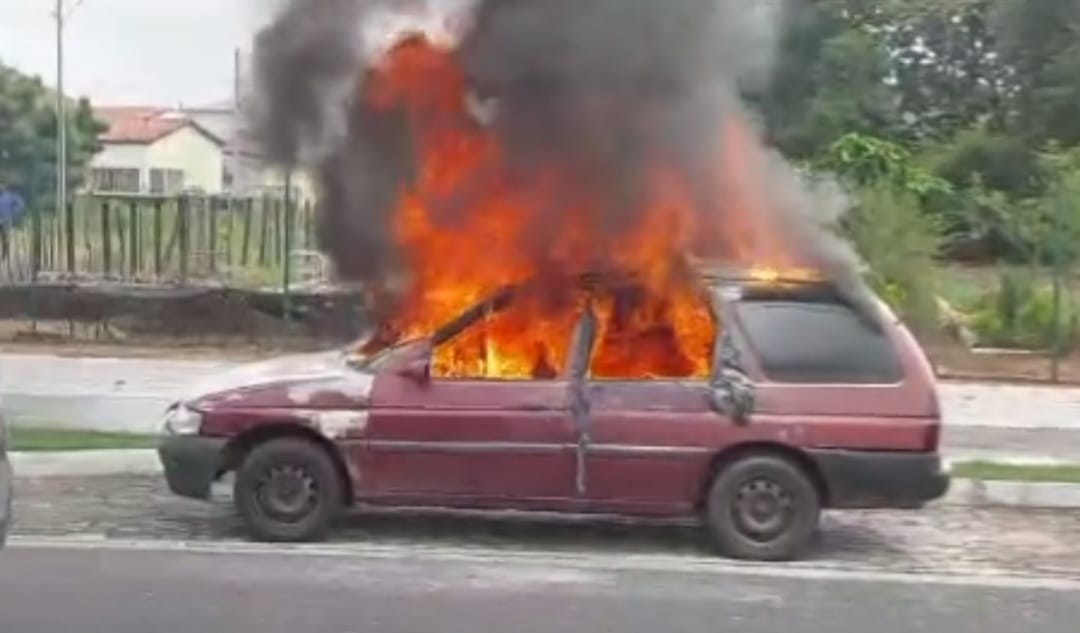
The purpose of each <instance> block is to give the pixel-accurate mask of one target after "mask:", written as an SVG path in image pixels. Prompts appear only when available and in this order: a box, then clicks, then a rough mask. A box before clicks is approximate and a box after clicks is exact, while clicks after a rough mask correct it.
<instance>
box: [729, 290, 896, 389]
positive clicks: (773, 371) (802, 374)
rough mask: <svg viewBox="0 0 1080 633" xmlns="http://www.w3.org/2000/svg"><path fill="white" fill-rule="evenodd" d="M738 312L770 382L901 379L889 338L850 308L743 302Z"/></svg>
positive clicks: (868, 382)
mask: <svg viewBox="0 0 1080 633" xmlns="http://www.w3.org/2000/svg"><path fill="white" fill-rule="evenodd" d="M736 311H737V313H738V315H739V321H740V323H741V325H742V328H743V331H744V332H745V333H746V336H747V337H748V338H749V342H750V345H751V347H752V348H753V350H754V352H755V353H756V355H757V357H758V359H759V361H760V363H761V366H762V370H763V371H764V372H765V375H766V377H768V378H769V379H770V380H774V381H777V382H787V383H857V384H892V383H896V382H898V381H899V380H900V379H901V377H902V371H901V368H900V362H899V360H898V358H897V356H896V352H895V350H894V349H893V346H892V343H891V341H890V340H889V339H888V337H887V336H886V335H885V334H884V332H882V331H880V330H878V329H877V328H875V327H874V326H873V325H871V324H869V323H867V322H866V321H865V320H864V319H861V318H860V317H859V316H858V315H857V314H855V312H854V311H852V310H851V309H850V308H849V307H847V306H844V305H840V304H832V303H811V302H797V301H742V302H739V303H738V304H737V305H736Z"/></svg>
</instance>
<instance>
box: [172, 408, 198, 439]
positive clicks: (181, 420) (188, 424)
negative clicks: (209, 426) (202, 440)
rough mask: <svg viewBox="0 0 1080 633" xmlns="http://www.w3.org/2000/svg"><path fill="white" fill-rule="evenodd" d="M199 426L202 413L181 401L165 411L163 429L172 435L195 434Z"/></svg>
mask: <svg viewBox="0 0 1080 633" xmlns="http://www.w3.org/2000/svg"><path fill="white" fill-rule="evenodd" d="M201 426H202V414H201V413H199V412H198V411H196V410H194V409H192V408H190V407H188V406H186V405H184V404H182V403H178V404H174V405H173V406H171V407H169V410H168V411H166V412H165V431H166V432H168V433H172V434H173V435H195V434H196V433H198V432H199V428H200V427H201Z"/></svg>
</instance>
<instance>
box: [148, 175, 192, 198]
mask: <svg viewBox="0 0 1080 633" xmlns="http://www.w3.org/2000/svg"><path fill="white" fill-rule="evenodd" d="M183 188H184V170H182V169H151V170H150V193H156V194H165V195H168V194H174V193H179V192H180V191H181V190H183Z"/></svg>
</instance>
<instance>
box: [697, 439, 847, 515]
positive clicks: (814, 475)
mask: <svg viewBox="0 0 1080 633" xmlns="http://www.w3.org/2000/svg"><path fill="white" fill-rule="evenodd" d="M754 455H768V456H772V457H780V458H782V459H786V460H787V461H790V462H792V463H793V464H795V465H796V466H798V467H799V469H800V470H802V471H803V472H804V473H806V475H807V476H808V477H809V478H810V481H811V482H813V484H814V488H815V489H816V490H817V493H818V497H819V499H820V501H821V506H822V507H828V506H829V501H830V491H829V486H828V484H827V482H826V480H825V476H824V475H823V473H822V472H821V468H819V467H818V465H817V463H816V462H815V461H814V460H813V458H811V457H810V456H809V455H808V454H807V453H806V452H804V451H802V450H799V449H798V448H795V447H792V446H789V445H786V444H779V443H776V442H744V443H741V444H735V445H732V446H728V447H727V448H724V449H723V450H720V451H718V452H717V453H716V454H715V455H713V457H712V459H711V460H710V461H709V467H708V468H707V469H706V471H705V476H704V478H703V480H702V481H701V482H700V484H699V487H698V495H697V500H696V505H697V509H698V510H699V511H700V510H703V509H704V508H705V503H706V500H707V499H708V496H709V487H710V486H711V485H712V482H713V481H714V480H715V479H716V476H717V475H719V474H720V473H721V472H722V471H723V470H724V469H725V468H727V467H728V466H730V465H731V464H733V463H735V462H736V461H738V460H740V459H744V458H746V457H750V456H754Z"/></svg>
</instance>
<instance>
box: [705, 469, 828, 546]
mask: <svg viewBox="0 0 1080 633" xmlns="http://www.w3.org/2000/svg"><path fill="white" fill-rule="evenodd" d="M820 516H821V500H820V498H819V495H818V490H817V487H816V486H815V485H814V482H813V481H812V480H811V479H810V477H809V475H808V474H807V473H806V472H805V471H804V470H803V469H802V468H801V467H800V466H799V465H798V464H796V463H794V462H792V461H791V460H788V459H785V458H783V457H780V456H776V455H769V454H758V455H750V456H747V457H743V458H740V459H738V460H736V461H734V462H732V463H731V464H728V465H727V466H726V467H725V468H724V469H723V470H721V471H720V472H719V473H718V474H717V476H716V479H715V480H714V481H713V484H712V487H711V488H710V490H709V496H708V499H707V503H706V517H705V518H706V524H707V526H708V528H709V531H710V532H711V535H712V537H713V540H714V542H715V544H716V546H717V547H718V549H719V550H720V552H721V553H723V554H725V555H727V556H731V557H733V558H741V559H746V560H757V561H780V560H791V559H793V558H797V557H798V556H799V554H801V553H802V552H803V551H804V550H805V549H806V547H807V546H808V545H809V544H810V541H811V540H812V539H813V536H814V532H815V531H816V530H817V526H818V521H819V519H820Z"/></svg>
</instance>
